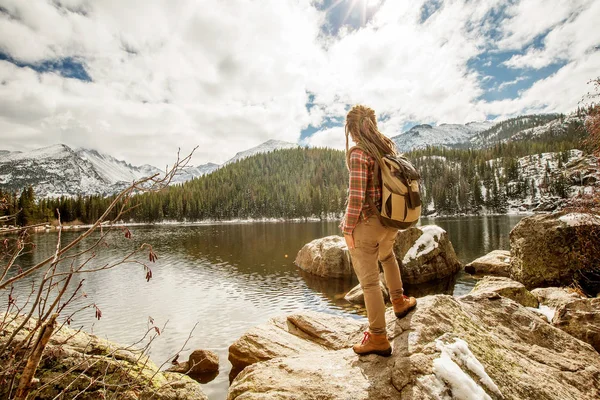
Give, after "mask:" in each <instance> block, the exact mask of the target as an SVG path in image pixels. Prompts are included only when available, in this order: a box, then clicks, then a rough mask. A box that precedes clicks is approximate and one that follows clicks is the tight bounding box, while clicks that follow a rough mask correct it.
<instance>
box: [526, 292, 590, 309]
mask: <svg viewBox="0 0 600 400" xmlns="http://www.w3.org/2000/svg"><path fill="white" fill-rule="evenodd" d="M531 294H532V295H534V296H535V297H536V298H537V299H538V301H539V302H540V304H542V305H544V306H548V307H551V308H558V307H560V306H564V305H565V304H569V303H571V302H573V301H576V300H581V299H585V297H584V296H582V295H581V294H579V293H578V292H576V291H574V290H572V289H569V288H561V287H547V288H537V289H533V290H532V291H531Z"/></svg>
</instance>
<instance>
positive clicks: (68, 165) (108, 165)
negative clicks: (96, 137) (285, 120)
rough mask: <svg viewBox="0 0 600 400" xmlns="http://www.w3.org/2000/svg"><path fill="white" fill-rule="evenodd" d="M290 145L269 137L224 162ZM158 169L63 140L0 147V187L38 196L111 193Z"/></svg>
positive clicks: (196, 170)
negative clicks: (24, 146) (30, 147)
mask: <svg viewBox="0 0 600 400" xmlns="http://www.w3.org/2000/svg"><path fill="white" fill-rule="evenodd" d="M294 147H298V145H297V144H294V143H289V142H283V141H280V140H269V141H267V142H265V143H262V144H261V145H259V146H256V147H253V148H251V149H248V150H246V151H242V152H239V153H237V154H236V155H235V156H234V157H233V158H231V159H230V160H229V161H227V162H226V163H225V164H232V163H235V162H237V161H239V160H242V159H244V158H247V157H250V156H253V155H255V154H259V153H267V152H271V151H273V150H278V149H287V148H294ZM220 167H221V166H220V165H218V164H215V163H207V164H202V165H198V166H189V167H187V168H185V169H184V170H182V171H180V172H179V173H178V174H177V175H176V176H175V177H174V178H173V180H172V182H171V183H172V184H178V183H184V182H187V181H190V180H192V179H194V178H197V177H200V176H203V175H206V174H210V173H212V172H214V171H215V170H217V169H218V168H220ZM162 173H164V171H163V170H161V169H159V168H156V167H155V166H152V165H148V164H145V165H142V166H134V165H131V164H129V163H127V162H125V161H122V160H118V159H116V158H115V157H113V156H111V155H108V154H103V153H100V152H99V151H97V150H93V149H85V148H79V149H76V150H73V149H71V148H70V147H69V146H67V145H64V144H58V145H54V146H49V147H44V148H41V149H37V150H33V151H27V152H17V151H15V152H10V151H7V150H0V189H2V190H6V191H21V190H22V189H23V188H25V187H27V186H29V185H31V186H33V188H34V191H35V195H36V197H38V198H40V197H60V196H63V195H64V196H77V195H83V196H87V195H101V196H106V195H111V194H115V193H117V192H119V191H120V190H122V189H124V188H125V187H127V186H128V185H129V184H130V183H131V182H133V181H135V180H138V179H141V178H144V177H148V176H152V175H155V174H162Z"/></svg>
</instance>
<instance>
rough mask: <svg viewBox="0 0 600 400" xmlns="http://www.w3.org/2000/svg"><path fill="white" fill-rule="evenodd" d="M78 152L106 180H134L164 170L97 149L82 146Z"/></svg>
mask: <svg viewBox="0 0 600 400" xmlns="http://www.w3.org/2000/svg"><path fill="white" fill-rule="evenodd" d="M76 154H77V155H78V156H79V157H80V158H81V159H82V160H85V161H88V162H89V163H90V164H92V165H93V167H94V169H95V170H96V172H97V173H98V175H100V176H101V177H102V179H104V180H105V181H106V182H115V183H116V182H133V181H135V180H138V179H140V178H143V177H147V176H152V175H154V174H157V173H161V172H162V171H161V170H159V169H158V168H156V167H153V166H152V165H148V164H145V165H142V166H141V167H135V166H133V165H131V164H129V163H126V162H125V161H121V160H117V159H116V158H114V157H113V156H110V155H107V154H102V153H99V152H98V151H96V150H90V149H84V148H80V149H77V150H76Z"/></svg>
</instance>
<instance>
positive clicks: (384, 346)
mask: <svg viewBox="0 0 600 400" xmlns="http://www.w3.org/2000/svg"><path fill="white" fill-rule="evenodd" d="M352 350H354V352H355V353H356V354H358V355H359V356H366V355H367V354H377V355H380V356H383V357H389V356H391V355H392V346H391V345H390V342H389V340H388V338H387V334H384V335H374V334H372V333H371V332H365V336H364V338H363V340H362V342H360V344H355V345H354V346H352Z"/></svg>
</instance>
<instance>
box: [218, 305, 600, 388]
mask: <svg viewBox="0 0 600 400" xmlns="http://www.w3.org/2000/svg"><path fill="white" fill-rule="evenodd" d="M321 315H323V314H321ZM288 318H289V317H288ZM294 318H298V317H297V316H296V317H294ZM324 318H329V316H324ZM387 318H388V336H389V337H390V339H391V340H392V346H393V348H394V352H393V354H392V356H391V357H388V358H385V357H379V356H376V355H371V356H365V357H358V356H357V355H355V354H354V353H353V352H352V350H351V349H349V348H340V347H344V346H342V344H343V343H344V341H343V340H336V341H335V343H338V346H336V347H332V346H323V344H322V342H319V341H316V340H315V339H317V340H321V338H320V337H319V338H317V337H316V336H309V337H301V336H297V339H298V340H303V341H307V342H310V343H311V344H312V346H315V347H313V348H314V350H306V351H304V350H298V351H297V352H296V354H292V355H283V356H281V355H279V354H273V357H271V358H270V359H264V360H263V361H260V362H256V363H254V364H252V365H250V366H247V367H246V368H245V369H244V370H243V371H242V372H241V373H240V374H239V375H238V376H237V377H236V378H235V380H234V381H233V382H232V384H231V386H230V388H229V393H228V397H227V398H228V399H229V400H234V399H240V400H241V399H244V400H253V399H266V398H277V399H296V400H304V399H383V400H386V399H414V400H416V399H422V400H425V399H452V398H455V399H494V400H497V399H531V400H537V399H540V400H541V399H544V400H552V399H557V400H558V399H561V400H562V399H565V398H568V399H581V400H588V399H590V400H591V399H597V398H599V397H600V380H599V379H598V376H599V375H600V355H599V354H598V353H597V352H596V351H595V350H594V349H593V348H592V347H591V346H590V345H588V344H587V343H583V342H581V341H579V340H577V339H575V338H573V337H572V336H571V335H569V334H567V333H565V332H563V331H561V330H559V329H556V328H555V327H553V326H552V325H550V324H548V323H545V322H544V321H543V320H542V319H541V318H539V317H538V316H537V315H536V314H535V313H533V312H531V311H530V310H529V309H527V308H526V307H523V306H521V305H520V304H518V303H516V302H514V301H511V300H508V299H506V298H503V297H501V296H499V295H498V294H496V293H481V294H478V295H468V296H464V297H462V298H453V297H451V296H446V295H436V296H428V297H424V298H421V299H419V304H418V306H417V308H416V309H415V311H413V312H411V313H410V314H408V315H407V316H406V317H405V318H403V319H402V320H397V319H396V318H394V316H393V313H392V310H388V312H387ZM319 319H320V317H319V315H318V314H312V316H311V318H310V320H311V321H312V323H313V324H317V321H318V320H319ZM347 321H348V322H347V325H346V324H343V323H340V324H336V325H335V326H330V325H329V324H328V322H327V319H324V320H323V323H321V324H320V325H322V326H327V327H328V328H329V329H328V330H327V333H328V334H329V335H334V336H336V337H339V338H348V340H347V342H348V344H347V346H349V345H350V344H351V343H352V340H350V339H351V338H353V337H354V338H355V340H358V338H357V336H359V335H360V332H361V329H359V328H358V327H357V326H356V324H355V323H353V320H351V319H348V320H347ZM342 327H345V328H347V329H348V330H347V331H338V329H341V328H342ZM269 329H271V330H272V329H279V328H276V327H274V325H273V324H271V325H270V328H269ZM353 329H356V332H352V330H353ZM363 329H364V327H363ZM313 332H315V331H313ZM254 343H255V344H256V346H255V347H254V349H253V350H254V351H260V352H263V353H265V350H264V349H262V345H261V344H264V345H266V346H269V345H270V341H269V340H264V341H263V340H261V339H259V338H256V339H255V340H254ZM248 351H252V350H251V349H248ZM247 358H250V356H248V357H247Z"/></svg>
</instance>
